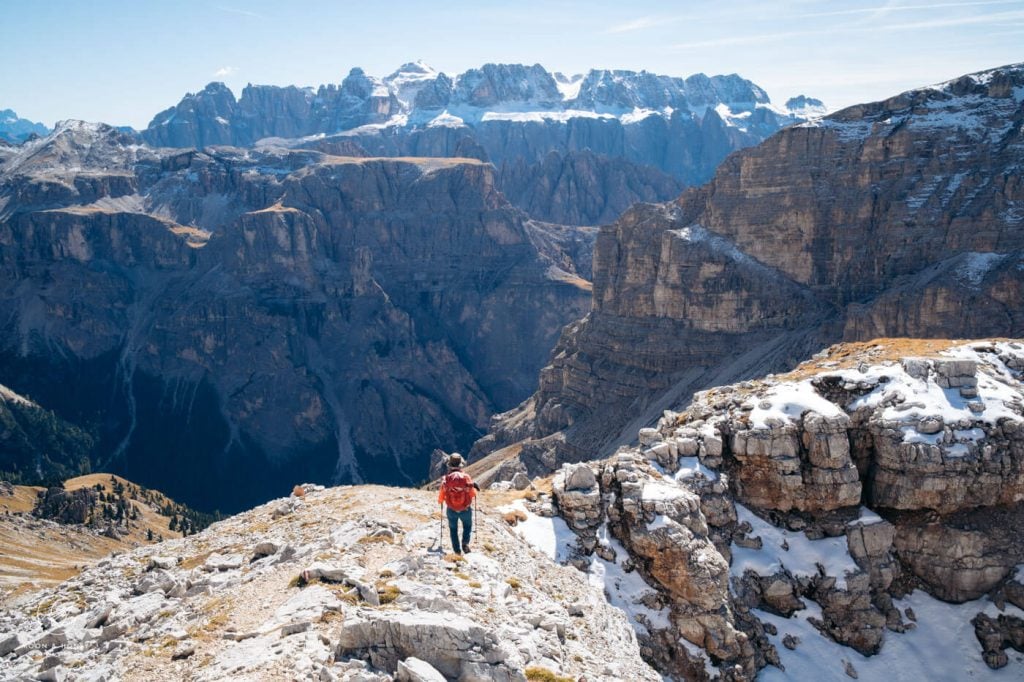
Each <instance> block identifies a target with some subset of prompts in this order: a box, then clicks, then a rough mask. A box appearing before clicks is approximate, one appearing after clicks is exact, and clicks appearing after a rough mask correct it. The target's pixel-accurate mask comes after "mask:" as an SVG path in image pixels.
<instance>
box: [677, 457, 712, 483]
mask: <svg viewBox="0 0 1024 682" xmlns="http://www.w3.org/2000/svg"><path fill="white" fill-rule="evenodd" d="M699 474H702V475H703V476H704V478H706V479H708V480H709V481H717V480H718V472H717V471H713V470H712V469H708V468H707V467H706V466H704V465H703V464H701V463H700V458H699V457H680V458H679V470H678V471H676V473H675V474H673V475H672V480H673V481H675V482H677V483H678V482H679V481H682V480H684V479H687V478H694V477H695V476H697V475H699Z"/></svg>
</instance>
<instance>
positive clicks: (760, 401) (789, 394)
mask: <svg viewBox="0 0 1024 682" xmlns="http://www.w3.org/2000/svg"><path fill="white" fill-rule="evenodd" d="M747 404H749V405H750V406H751V407H753V409H752V410H751V411H750V414H749V417H750V426H751V428H754V429H766V428H768V427H769V424H770V423H771V422H773V421H778V422H783V423H785V422H793V421H795V420H797V419H799V418H800V417H801V416H803V414H804V413H806V412H817V413H818V414H820V415H822V416H823V417H835V416H838V415H840V414H842V413H843V411H842V409H840V407H839V406H838V405H836V404H835V403H833V402H831V401H829V400H826V399H825V398H823V397H822V396H821V395H820V394H819V393H818V391H817V390H816V389H815V388H814V386H813V385H811V381H810V379H807V380H804V381H800V382H797V383H783V384H778V385H776V386H772V387H771V388H769V389H768V392H767V393H766V394H765V395H763V396H761V397H755V398H750V399H749V400H748V401H747Z"/></svg>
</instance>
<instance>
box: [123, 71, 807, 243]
mask: <svg viewBox="0 0 1024 682" xmlns="http://www.w3.org/2000/svg"><path fill="white" fill-rule="evenodd" d="M797 104H798V105H799V106H800V107H801V109H800V111H801V112H802V113H801V114H800V115H796V114H794V113H792V112H790V111H789V110H788V109H785V108H778V107H774V106H773V105H772V104H771V103H770V100H769V98H768V96H767V94H766V93H765V92H764V91H763V90H761V89H760V88H759V87H757V86H756V85H754V84H753V83H751V82H750V81H747V80H745V79H743V78H740V77H739V76H737V75H735V74H733V75H729V76H712V77H708V76H705V75H703V74H696V75H694V76H690V77H688V78H685V79H683V78H675V77H670V76H661V75H656V74H652V73H648V72H646V71H641V72H639V73H637V72H632V71H607V70H592V71H590V72H589V73H587V74H585V75H579V76H574V77H572V78H565V77H564V76H558V77H556V76H555V75H553V74H551V73H549V72H548V71H547V70H545V69H544V68H543V67H542V66H540V65H539V64H535V65H533V66H524V65H521V64H486V65H484V66H483V67H481V68H479V69H470V70H469V71H466V72H465V73H463V74H459V75H457V76H455V77H454V78H452V77H449V76H447V75H445V74H443V73H438V72H436V71H435V70H434V69H432V68H430V67H429V66H427V65H425V64H422V63H419V62H417V63H411V64H405V65H403V66H402V67H400V68H399V69H398V70H397V71H395V72H394V73H392V74H391V75H389V76H387V77H385V78H376V77H373V76H370V75H368V74H366V73H365V72H364V71H363V70H362V69H358V68H356V69H352V71H351V72H350V73H349V75H348V76H347V77H346V78H345V79H344V80H343V81H342V83H341V84H339V85H325V86H320V88H318V89H317V90H315V91H314V89H312V88H298V87H294V86H289V87H284V88H282V87H275V86H258V85H249V86H247V87H246V88H245V89H244V90H243V91H242V93H241V96H240V97H239V98H238V100H237V101H236V100H235V97H234V95H233V94H232V93H231V91H230V90H228V89H227V88H226V87H225V86H224V85H223V84H222V83H211V84H210V85H208V86H207V87H206V88H205V89H203V90H202V91H200V92H198V93H194V94H188V95H186V96H185V97H184V98H183V99H182V100H181V102H180V103H179V104H178V105H176V106H174V107H172V108H169V109H167V110H165V111H163V112H160V113H159V114H157V115H156V116H155V117H154V119H153V121H152V122H151V123H150V125H149V127H148V128H147V129H146V130H145V131H143V132H142V133H141V135H142V138H143V139H144V140H146V141H147V142H148V143H149V144H152V145H155V146H172V147H196V148H203V147H205V146H209V145H235V146H253V145H257V144H263V143H266V142H268V141H269V142H271V143H273V144H277V145H280V144H284V143H285V141H287V144H289V145H293V146H296V145H297V146H301V147H309V148H314V149H321V150H324V151H328V150H330V149H332V148H335V147H337V146H339V145H342V146H345V147H346V148H347V149H348V151H347V152H346V153H350V154H351V153H356V154H361V155H368V156H438V157H453V156H459V157H472V158H478V159H481V160H484V161H489V162H491V163H494V164H495V166H496V167H497V168H498V169H499V174H498V181H499V186H500V189H501V190H502V191H503V192H505V193H506V194H507V195H508V196H509V198H510V199H511V200H512V202H513V203H514V204H515V205H516V206H518V207H520V208H523V209H524V210H526V211H527V212H529V213H530V215H531V216H532V217H534V218H536V219H539V220H545V221H549V222H568V223H572V224H580V225H596V224H600V223H602V222H606V221H608V220H612V219H614V218H616V217H618V215H619V214H620V213H621V212H622V211H623V210H624V209H625V208H626V207H628V206H629V205H631V204H632V203H635V202H637V201H652V200H653V201H666V200H668V199H671V198H673V197H675V196H676V195H678V192H679V189H680V188H681V187H682V186H683V185H689V184H695V183H699V182H703V181H705V180H707V179H708V178H709V177H710V176H711V173H712V172H713V171H714V169H715V167H716V166H717V165H718V164H719V163H720V162H721V161H722V159H724V158H725V157H726V156H727V155H728V154H729V153H730V152H732V151H735V150H737V149H740V148H742V147H746V146H750V145H752V144H756V143H757V142H759V141H761V140H763V139H764V138H765V137H767V136H768V135H770V134H772V133H774V132H775V131H777V130H779V129H780V128H782V127H784V126H787V125H791V124H793V123H797V122H801V121H804V120H807V118H808V117H809V116H812V115H818V114H817V111H816V110H815V109H814V107H813V106H810V105H808V104H807V102H805V101H800V102H798V103H797ZM818 104H820V103H818ZM261 140H262V141H263V142H261ZM552 155H554V157H552Z"/></svg>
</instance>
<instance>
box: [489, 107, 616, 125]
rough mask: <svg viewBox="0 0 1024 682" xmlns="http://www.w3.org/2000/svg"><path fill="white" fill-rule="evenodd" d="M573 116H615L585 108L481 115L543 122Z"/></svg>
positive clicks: (524, 121)
mask: <svg viewBox="0 0 1024 682" xmlns="http://www.w3.org/2000/svg"><path fill="white" fill-rule="evenodd" d="M573 118H605V119H611V118H614V117H613V116H611V115H609V114H598V113H595V112H593V111H586V110H583V109H567V110H565V111H551V110H539V111H487V112H484V113H482V114H481V115H480V121H516V122H518V123H527V122H534V123H543V122H545V121H557V122H559V123H564V122H566V121H568V120H570V119H573Z"/></svg>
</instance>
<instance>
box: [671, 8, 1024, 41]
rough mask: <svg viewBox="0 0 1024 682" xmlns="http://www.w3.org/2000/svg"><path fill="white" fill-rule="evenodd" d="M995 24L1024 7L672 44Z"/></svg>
mask: <svg viewBox="0 0 1024 682" xmlns="http://www.w3.org/2000/svg"><path fill="white" fill-rule="evenodd" d="M986 24H994V25H997V26H999V27H1001V28H1016V27H1017V26H1021V25H1024V10H1015V11H1012V12H996V13H994V14H981V15H971V16H960V17H947V18H943V19H925V20H922V21H906V22H897V23H889V24H879V25H871V26H864V25H859V24H858V25H855V26H840V27H833V28H827V29H821V28H816V29H807V30H800V31H785V32H781V33H752V34H747V35H730V36H723V37H721V38H709V39H707V40H697V41H693V42H688V43H676V44H674V45H671V46H670V48H671V49H673V50H696V49H704V48H716V47H732V46H736V45H760V44H763V43H774V42H778V41H781V40H789V39H791V38H801V37H807V36H812V37H818V38H821V37H824V36H829V35H841V34H845V35H851V34H862V33H873V32H877V31H890V32H898V31H920V30H924V29H934V28H956V27H959V26H981V25H986Z"/></svg>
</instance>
